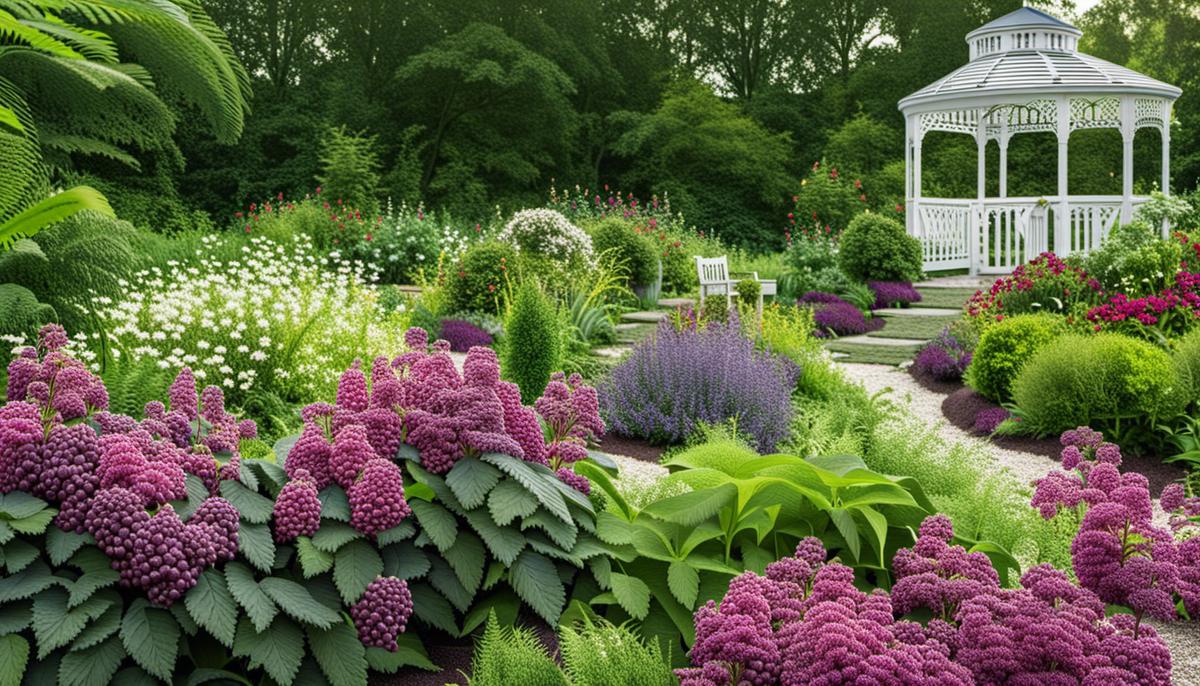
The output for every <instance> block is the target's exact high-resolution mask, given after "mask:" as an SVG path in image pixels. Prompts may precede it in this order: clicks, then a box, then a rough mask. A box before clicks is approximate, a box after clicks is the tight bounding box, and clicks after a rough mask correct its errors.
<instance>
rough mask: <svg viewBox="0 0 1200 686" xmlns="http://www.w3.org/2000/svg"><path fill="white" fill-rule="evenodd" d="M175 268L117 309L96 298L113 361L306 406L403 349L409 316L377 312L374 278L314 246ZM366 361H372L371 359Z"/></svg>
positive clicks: (133, 288)
mask: <svg viewBox="0 0 1200 686" xmlns="http://www.w3.org/2000/svg"><path fill="white" fill-rule="evenodd" d="M220 240H222V239H220V238H217V237H213V236H209V237H205V238H204V239H203V242H202V245H201V248H200V249H199V250H198V251H197V260H196V261H195V264H186V265H185V264H180V263H178V262H171V263H168V264H167V267H166V269H161V268H158V267H155V268H153V269H149V270H146V271H142V272H139V273H138V274H136V275H135V276H134V278H133V280H132V281H131V282H124V281H123V282H122V283H121V286H122V287H124V288H125V289H127V291H128V295H127V296H126V297H125V298H124V299H123V300H122V301H120V302H114V301H112V300H110V299H107V298H105V299H97V302H96V306H97V310H98V315H99V317H100V319H101V322H102V324H103V326H104V327H105V329H106V330H107V331H108V333H109V337H110V339H111V343H112V345H113V347H114V348H115V350H114V351H113V352H114V354H120V353H121V352H123V353H124V354H127V355H133V356H134V357H135V358H138V359H141V358H147V357H148V358H152V359H155V360H157V361H158V364H159V365H160V366H161V367H163V368H166V369H172V370H174V369H177V368H179V367H182V366H185V365H186V366H189V367H191V368H192V370H193V372H194V373H195V375H196V377H197V379H199V380H200V381H202V382H203V383H205V384H216V385H219V386H222V387H223V388H224V389H225V392H226V395H227V396H228V397H229V399H230V400H231V402H233V403H234V404H237V403H238V402H239V401H240V400H241V399H243V398H244V397H245V394H246V393H249V392H251V391H253V390H256V389H266V390H271V391H274V392H276V393H278V394H279V395H280V396H281V397H283V398H285V399H288V400H293V401H298V402H302V401H305V400H312V399H317V398H321V397H325V396H327V395H328V394H329V393H331V392H332V390H333V389H334V388H336V385H337V379H338V376H339V375H340V374H341V372H342V370H344V369H345V368H346V367H348V366H349V365H350V363H351V362H352V361H353V360H354V358H355V357H359V356H364V357H366V356H369V355H375V354H395V353H396V352H397V351H400V350H402V349H403V333H404V328H405V325H406V322H405V321H404V319H403V315H399V314H387V313H384V312H383V311H382V310H381V308H379V307H378V306H377V302H378V293H377V292H376V290H375V288H374V287H373V286H371V285H370V283H369V281H370V274H369V273H368V272H367V271H366V270H365V268H364V267H363V266H362V265H361V264H359V263H355V262H348V261H343V260H340V259H339V258H337V257H336V256H333V257H331V258H329V259H328V260H326V259H322V258H318V257H316V256H315V253H314V250H313V247H312V243H311V240H310V239H309V238H307V237H306V236H303V235H297V236H296V237H294V238H293V239H292V241H291V242H290V243H289V244H288V245H281V244H278V243H275V242H273V241H271V240H268V239H266V238H253V239H251V240H250V241H249V242H248V243H247V244H246V245H245V246H243V248H242V253H243V254H242V255H241V256H240V257H239V258H238V259H233V260H229V261H221V260H218V259H214V258H211V257H210V256H209V255H210V254H211V253H212V248H215V247H216V244H217V242H218V241H220ZM367 359H369V357H368V358H367Z"/></svg>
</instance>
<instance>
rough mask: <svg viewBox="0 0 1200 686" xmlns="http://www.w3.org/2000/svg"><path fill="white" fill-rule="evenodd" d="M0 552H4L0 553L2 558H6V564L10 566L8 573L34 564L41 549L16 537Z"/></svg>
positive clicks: (13, 572) (14, 572)
mask: <svg viewBox="0 0 1200 686" xmlns="http://www.w3.org/2000/svg"><path fill="white" fill-rule="evenodd" d="M0 553H3V554H2V555H0V559H3V560H4V564H5V566H7V567H8V573H9V574H16V573H17V572H19V571H21V570H22V569H25V568H26V567H28V566H29V565H30V564H32V563H33V561H34V560H36V559H37V558H38V555H40V554H41V551H39V550H38V548H37V546H35V545H33V544H32V543H29V542H27V541H25V540H23V539H20V538H16V539H13V540H11V541H9V542H8V544H7V545H5V546H4V548H2V549H0Z"/></svg>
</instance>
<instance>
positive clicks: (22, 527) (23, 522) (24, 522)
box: [8, 508, 58, 536]
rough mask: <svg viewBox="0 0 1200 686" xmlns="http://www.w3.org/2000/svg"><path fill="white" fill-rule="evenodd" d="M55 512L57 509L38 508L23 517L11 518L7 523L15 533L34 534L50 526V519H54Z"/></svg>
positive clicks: (56, 512)
mask: <svg viewBox="0 0 1200 686" xmlns="http://www.w3.org/2000/svg"><path fill="white" fill-rule="evenodd" d="M56 514H58V511H57V510H55V509H53V508H47V509H45V510H38V511H37V512H35V513H33V514H31V515H29V516H28V517H25V518H23V519H13V520H11V521H9V522H8V525H9V526H11V527H12V528H13V530H15V531H16V532H17V533H22V534H28V535H30V536H36V535H38V534H40V533H43V532H45V531H46V527H48V526H50V520H52V519H54V515H56Z"/></svg>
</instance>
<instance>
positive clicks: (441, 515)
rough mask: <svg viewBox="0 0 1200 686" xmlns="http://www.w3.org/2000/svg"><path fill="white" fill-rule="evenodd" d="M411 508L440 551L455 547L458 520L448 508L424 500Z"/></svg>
mask: <svg viewBox="0 0 1200 686" xmlns="http://www.w3.org/2000/svg"><path fill="white" fill-rule="evenodd" d="M409 506H410V507H412V511H413V514H415V515H416V516H417V522H418V523H420V525H421V529H422V531H424V532H425V534H426V535H428V536H429V540H431V541H433V544H434V545H436V546H437V548H438V550H440V551H442V552H445V551H446V550H447V549H448V548H449V547H450V546H452V545H454V539H455V538H456V537H457V536H458V520H457V519H456V518H455V517H454V515H452V514H450V512H449V511H448V510H447V509H446V508H444V507H442V506H441V505H439V504H437V503H427V502H425V501H423V500H414V501H413V502H411V503H409ZM318 533H320V532H318Z"/></svg>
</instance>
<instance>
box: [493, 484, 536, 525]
mask: <svg viewBox="0 0 1200 686" xmlns="http://www.w3.org/2000/svg"><path fill="white" fill-rule="evenodd" d="M537 509H538V501H537V498H535V497H533V495H532V494H531V493H530V492H529V491H527V490H525V487H524V486H522V485H521V484H519V483H517V482H516V481H510V480H505V481H502V482H500V483H499V484H497V485H496V487H495V488H494V489H492V492H491V494H489V495H488V511H490V512H491V513H492V519H493V520H494V521H495V522H496V524H498V525H500V526H506V525H508V524H509V523H511V522H512V521H513V520H514V519H521V518H523V517H528V516H529V515H531V514H533V513H534V512H536V511H537Z"/></svg>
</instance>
